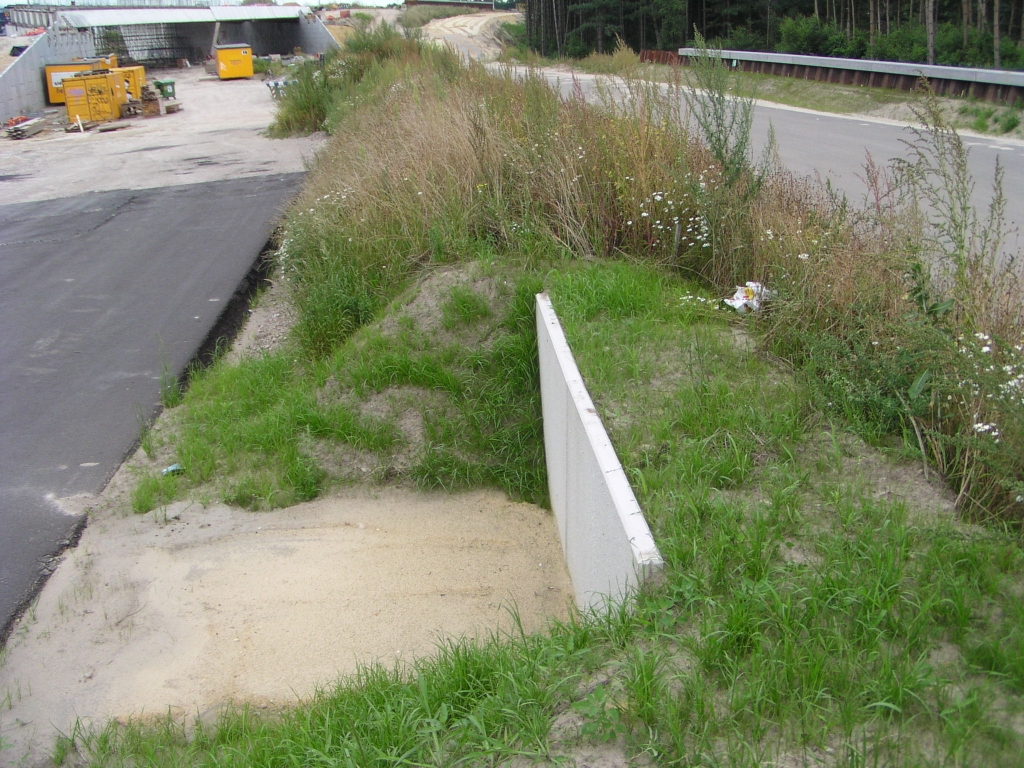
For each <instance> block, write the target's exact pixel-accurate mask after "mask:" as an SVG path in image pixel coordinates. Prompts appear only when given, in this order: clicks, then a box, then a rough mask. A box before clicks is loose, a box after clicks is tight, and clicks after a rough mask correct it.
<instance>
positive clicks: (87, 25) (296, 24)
mask: <svg viewBox="0 0 1024 768" xmlns="http://www.w3.org/2000/svg"><path fill="white" fill-rule="evenodd" d="M4 14H5V22H6V34H7V37H6V38H0V40H2V42H3V43H4V44H5V45H4V46H3V48H4V50H3V53H4V54H5V57H4V61H0V67H5V68H4V69H3V70H2V72H0V122H2V123H3V126H4V128H5V129H6V134H7V136H9V137H10V138H12V139H24V138H28V137H30V136H33V135H36V134H38V133H40V132H42V131H44V130H48V129H58V130H59V129H61V128H63V129H65V130H68V131H75V130H77V131H80V132H84V131H86V130H90V129H92V128H94V127H96V128H99V129H100V130H112V129H116V128H117V127H121V124H122V123H123V121H125V120H130V119H132V118H135V117H157V116H160V115H162V114H173V113H175V112H177V111H179V110H180V109H182V107H183V103H182V101H181V100H180V99H178V98H177V96H178V93H177V90H176V88H175V83H176V81H177V80H180V79H182V77H184V76H185V75H186V74H191V70H193V69H197V68H198V70H199V72H200V73H203V76H208V77H211V78H214V79H217V80H237V79H245V78H252V77H253V76H254V75H256V74H257V70H261V71H262V70H265V69H266V68H267V67H261V66H260V65H259V63H258V62H260V60H261V59H262V60H263V61H264V62H269V61H271V60H273V61H275V62H276V61H280V60H282V59H284V60H285V62H288V61H291V60H294V59H299V60H301V59H304V58H309V57H317V56H320V55H322V54H324V53H326V52H327V51H328V50H330V49H332V48H334V47H337V42H336V41H335V38H334V37H333V36H332V35H331V33H330V31H328V29H327V28H326V27H325V26H324V25H323V23H322V22H321V21H320V19H319V18H317V16H316V15H315V14H313V13H312V12H311V11H310V10H309V9H308V8H304V7H300V6H281V7H278V6H246V7H240V6H236V7H231V6H223V7H214V8H199V7H195V8H192V7H173V8H153V7H146V8H136V7H131V8H101V9H87V8H78V7H75V6H71V7H66V8H52V7H51V8H47V7H44V6H20V7H19V6H12V7H9V8H7V9H6V10H5V12H4ZM34 25H38V26H34ZM153 73H159V74H158V75H156V76H154V74H153Z"/></svg>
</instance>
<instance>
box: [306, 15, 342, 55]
mask: <svg viewBox="0 0 1024 768" xmlns="http://www.w3.org/2000/svg"><path fill="white" fill-rule="evenodd" d="M299 45H300V46H301V47H302V50H303V52H304V53H327V51H331V50H334V49H335V48H339V47H340V46H339V45H338V41H337V40H335V39H334V35H332V34H331V33H330V31H328V29H327V27H325V26H324V23H323V22H322V21H320V19H318V18H317V17H316V16H313V15H309V16H306V17H304V18H301V19H299Z"/></svg>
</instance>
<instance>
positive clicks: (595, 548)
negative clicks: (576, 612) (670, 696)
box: [537, 294, 664, 608]
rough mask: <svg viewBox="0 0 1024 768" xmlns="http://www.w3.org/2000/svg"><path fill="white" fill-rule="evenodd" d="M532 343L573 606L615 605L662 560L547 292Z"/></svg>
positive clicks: (554, 504) (553, 498)
mask: <svg viewBox="0 0 1024 768" xmlns="http://www.w3.org/2000/svg"><path fill="white" fill-rule="evenodd" d="M537 346H538V354H539V359H540V380H541V408H542V411H543V418H544V452H545V457H546V462H547V470H548V487H549V493H550V497H551V507H552V510H553V511H554V513H555V519H556V520H557V523H558V533H559V536H560V537H561V540H562V550H563V552H564V553H565V561H566V564H567V566H568V568H569V575H570V576H571V577H572V582H573V589H574V591H575V593H576V604H577V605H578V606H579V607H580V608H590V607H601V606H603V605H605V604H606V603H611V604H616V603H618V602H620V601H621V600H622V599H623V598H624V597H625V596H626V595H628V594H629V593H630V592H631V591H634V590H635V589H636V588H637V587H638V586H639V585H640V584H641V583H642V582H643V581H644V580H646V579H648V578H650V577H651V576H653V575H654V574H655V573H656V572H658V571H659V570H661V568H662V567H663V566H664V561H663V560H662V557H661V553H660V552H659V551H658V548H657V546H656V545H655V543H654V537H653V536H652V535H651V531H650V528H649V527H648V525H647V521H646V519H644V516H643V512H642V511H641V509H640V505H639V504H638V503H637V500H636V496H635V495H634V494H633V489H632V488H631V487H630V485H629V480H628V479H627V478H626V473H625V470H624V469H623V468H622V464H621V463H620V462H619V458H618V456H617V455H616V453H615V448H614V447H613V446H612V443H611V439H610V438H609V437H608V433H607V431H606V430H605V428H604V424H603V423H602V422H601V418H600V416H599V415H598V413H597V409H596V408H595V407H594V402H593V400H592V399H591V397H590V394H589V393H588V392H587V388H586V385H585V384H584V382H583V377H582V375H580V372H579V368H578V367H577V366H576V361H575V359H574V358H573V355H572V350H570V348H569V344H568V342H567V341H566V338H565V333H564V331H563V330H562V326H561V323H559V321H558V317H557V315H556V314H555V311H554V308H553V307H552V306H551V301H550V299H549V298H548V296H547V295H546V294H539V295H538V296H537Z"/></svg>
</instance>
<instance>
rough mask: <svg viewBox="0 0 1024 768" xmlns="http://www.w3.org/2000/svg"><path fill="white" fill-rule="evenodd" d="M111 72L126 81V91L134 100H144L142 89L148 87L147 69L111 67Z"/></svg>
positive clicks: (139, 67)
mask: <svg viewBox="0 0 1024 768" xmlns="http://www.w3.org/2000/svg"><path fill="white" fill-rule="evenodd" d="M110 71H111V72H113V73H114V74H115V75H120V76H121V78H122V79H123V80H124V87H125V90H126V91H128V94H129V95H130V96H131V98H133V99H140V100H141V99H142V89H143V87H144V86H145V85H146V68H145V67H141V66H136V67H111V69H110Z"/></svg>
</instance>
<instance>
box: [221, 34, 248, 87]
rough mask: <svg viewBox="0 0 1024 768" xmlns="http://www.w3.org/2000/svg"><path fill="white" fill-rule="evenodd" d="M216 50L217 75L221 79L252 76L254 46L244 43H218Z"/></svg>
mask: <svg viewBox="0 0 1024 768" xmlns="http://www.w3.org/2000/svg"><path fill="white" fill-rule="evenodd" d="M216 51H217V76H218V77H219V78H220V79H221V80H231V79H233V78H236V77H252V46H249V45H245V44H244V43H239V44H238V45H218V46H217V47H216Z"/></svg>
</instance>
